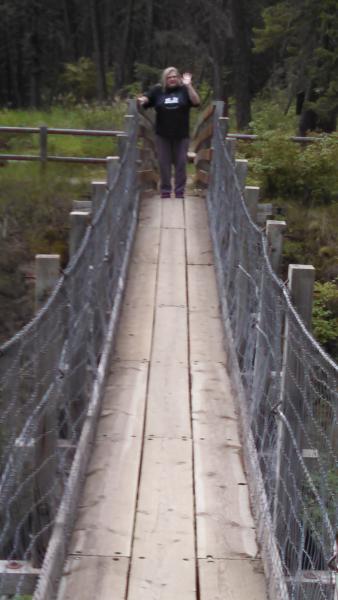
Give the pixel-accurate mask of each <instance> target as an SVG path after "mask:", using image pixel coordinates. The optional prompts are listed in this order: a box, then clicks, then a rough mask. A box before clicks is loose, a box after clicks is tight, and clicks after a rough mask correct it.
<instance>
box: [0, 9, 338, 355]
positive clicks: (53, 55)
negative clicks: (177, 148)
mask: <svg viewBox="0 0 338 600" xmlns="http://www.w3.org/2000/svg"><path fill="white" fill-rule="evenodd" d="M0 39H1V45H0V124H1V125H25V126H34V125H37V124H38V125H41V124H46V125H49V126H54V127H57V126H59V127H67V126H68V127H84V128H94V127H96V128H117V127H119V126H120V125H121V123H122V115H123V113H124V108H125V106H124V101H125V99H126V98H128V97H134V96H135V95H136V94H138V93H139V92H140V91H141V90H143V89H146V88H148V87H149V86H150V85H152V84H153V83H155V82H157V81H158V78H159V74H160V72H161V70H162V69H163V68H165V67H166V66H168V65H175V66H177V67H178V68H179V69H180V70H188V71H191V72H192V73H193V76H194V84H195V86H196V87H197V88H198V90H199V92H200V94H201V97H202V101H203V102H202V104H203V106H205V105H207V104H208V103H209V102H210V101H211V100H213V99H221V100H223V101H224V102H225V104H226V110H227V111H228V114H229V115H230V123H231V130H232V131H234V130H237V131H250V132H253V133H257V134H258V135H259V139H258V141H257V142H255V143H251V144H243V143H242V144H239V148H238V150H239V152H240V153H241V155H242V156H247V157H248V158H249V159H250V163H249V164H250V173H249V178H250V180H249V183H251V184H253V183H254V184H258V185H260V187H261V194H262V199H263V200H264V201H266V202H268V201H271V202H273V204H274V205H275V206H276V207H278V212H279V214H281V215H285V218H286V220H287V224H288V230H287V233H286V242H285V247H284V257H283V260H284V276H285V273H286V269H287V264H288V263H290V262H296V263H305V264H309V263H311V264H313V265H314V266H315V267H316V273H317V283H316V292H315V306H314V322H313V327H314V333H315V335H316V337H317V339H318V340H319V341H320V342H321V343H322V344H323V346H324V347H325V348H326V350H327V351H328V352H330V353H331V355H332V356H333V357H334V359H335V360H338V241H337V230H338V214H337V206H338V175H337V164H338V139H337V137H335V134H332V135H331V136H327V135H322V133H321V132H322V130H325V129H330V128H331V130H332V129H333V127H332V123H335V120H336V116H337V110H338V0H292V1H290V2H289V1H283V2H278V1H273V0H204V1H203V2H202V0H169V1H167V2H166V3H164V2H163V1H162V0H123V1H122V0H88V2H86V3H83V2H80V0H3V1H2V3H1V6H0ZM203 106H202V107H203ZM306 111H307V114H312V115H313V114H314V115H315V116H316V120H315V121H314V122H312V123H310V125H311V128H313V129H316V130H317V131H316V135H318V138H319V141H318V142H316V143H314V144H311V145H306V146H299V145H296V144H294V143H292V142H290V139H289V138H290V135H294V134H296V133H297V129H298V123H299V119H300V118H301V117H302V115H303V116H304V114H305V113H306ZM32 144H33V145H34V142H31V141H28V139H27V138H26V137H25V138H22V137H21V138H18V137H13V136H10V135H5V134H1V137H0V152H10V151H17V152H21V153H22V151H23V150H24V151H27V150H28V149H31V146H32ZM55 144H56V142H55ZM58 144H59V146H58V150H57V151H58V152H59V154H60V153H63V154H68V155H69V154H70V153H73V154H75V155H81V154H82V155H83V154H84V155H89V156H90V155H92V156H95V155H98V152H100V153H103V154H102V155H103V156H105V155H107V154H112V150H113V148H112V145H111V142H110V146H109V147H108V146H107V145H106V146H105V144H107V142H94V141H93V140H90V141H88V140H87V141H80V140H76V141H74V140H72V141H71V140H70V139H69V138H68V140H67V141H66V140H62V141H60V142H58ZM62 144H64V147H63V148H62ZM100 144H101V145H100ZM60 145H61V147H60ZM89 152H90V153H89ZM88 153H89V154H88ZM105 153H106V154H105ZM99 175H100V173H99V172H93V171H92V172H89V169H88V168H87V167H76V168H75V170H74V167H61V166H60V165H58V166H57V167H56V166H53V168H52V167H50V166H49V165H48V173H47V174H46V173H41V172H40V170H39V168H37V167H36V166H35V165H34V166H32V164H26V165H24V164H20V165H18V164H15V163H11V164H9V163H5V162H4V163H3V164H2V166H1V168H0V182H1V185H0V309H1V319H0V340H1V341H5V340H6V339H8V338H9V337H10V336H11V335H13V333H15V331H16V330H17V329H18V328H19V327H21V326H22V325H23V324H24V323H25V322H27V320H29V319H30V318H31V315H32V314H33V301H32V293H31V287H32V286H31V283H30V280H29V272H30V268H31V263H32V260H33V258H34V254H35V253H38V252H60V253H61V255H62V261H63V263H64V264H65V263H66V262H67V259H68V257H67V239H68V212H69V209H70V206H71V202H72V200H73V199H74V198H76V197H78V198H83V197H86V194H88V187H89V184H88V182H89V181H90V180H91V179H93V176H99ZM46 178H48V185H47V179H46ZM278 218H280V216H278Z"/></svg>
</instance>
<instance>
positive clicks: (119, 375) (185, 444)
mask: <svg viewBox="0 0 338 600" xmlns="http://www.w3.org/2000/svg"><path fill="white" fill-rule="evenodd" d="M237 427H238V423H237V417H236V411H235V407H234V402H233V398H232V395H231V390H230V385H229V380H228V376H227V372H226V356H225V353H224V350H223V343H222V324H221V321H220V314H219V310H218V299H217V291H216V282H215V274H214V267H213V264H212V250H211V242H210V238H209V233H208V225H207V214H206V208H205V203H204V200H203V199H201V198H195V197H189V198H187V199H186V200H184V201H182V200H173V199H172V200H160V199H159V198H158V197H155V198H152V199H147V200H144V201H143V205H142V207H141V213H140V223H139V227H138V231H137V237H136V242H135V247H134V252H133V256H132V262H131V265H130V270H129V278H128V284H127V290H126V296H125V300H124V308H123V312H122V318H121V322H120V326H119V334H118V339H117V343H116V348H115V353H114V356H113V360H112V364H111V372H110V375H109V380H108V385H107V388H106V394H105V398H104V403H103V411H102V415H101V419H100V422H99V428H98V435H97V439H96V443H95V445H94V447H93V453H92V460H91V464H90V466H89V470H88V473H87V478H86V482H85V486H84V491H83V496H82V501H81V504H80V506H79V509H78V515H77V521H76V523H75V530H74V534H73V537H72V542H71V548H70V554H69V558H68V562H67V565H66V567H65V571H64V576H63V578H62V583H61V588H60V593H59V600H80V599H81V600H94V599H95V600H193V599H194V600H228V599H229V600H242V599H243V600H244V599H245V600H247V599H249V598H250V600H264V599H265V598H266V593H265V584H264V576H263V573H262V566H261V561H260V559H259V558H258V557H257V546H256V541H255V530H254V524H253V521H252V516H251V512H250V507H249V500H248V490H247V483H246V478H245V474H244V471H243V466H242V460H241V446H240V441H239V435H238V430H237Z"/></svg>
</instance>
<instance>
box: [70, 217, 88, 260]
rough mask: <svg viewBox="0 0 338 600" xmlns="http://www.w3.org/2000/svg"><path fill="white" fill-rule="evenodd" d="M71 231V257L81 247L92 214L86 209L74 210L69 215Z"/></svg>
mask: <svg viewBox="0 0 338 600" xmlns="http://www.w3.org/2000/svg"><path fill="white" fill-rule="evenodd" d="M69 218H70V232H69V258H73V256H74V254H75V253H76V251H77V250H78V249H79V247H80V244H81V241H82V239H83V236H84V234H85V231H86V228H87V225H88V223H89V219H90V214H89V212H88V211H84V210H72V212H71V213H70V215H69Z"/></svg>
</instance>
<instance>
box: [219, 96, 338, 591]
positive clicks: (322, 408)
mask: <svg viewBox="0 0 338 600" xmlns="http://www.w3.org/2000/svg"><path fill="white" fill-rule="evenodd" d="M214 119H215V127H214V136H213V159H212V163H211V169H210V174H209V189H208V209H209V218H210V226H211V234H212V237H213V243H214V251H215V257H216V269H217V276H218V283H219V291H220V299H221V306H222V312H223V319H224V325H225V330H226V334H227V335H226V339H227V340H228V353H229V363H230V365H231V371H232V376H233V380H234V382H235V384H236V390H237V392H238V397H239V407H240V413H241V417H242V424H243V445H244V453H245V460H246V468H247V472H248V476H249V483H250V487H251V494H252V502H253V508H254V511H255V513H256V518H257V524H258V528H257V531H258V540H259V543H260V545H261V548H262V555H263V559H264V564H265V570H266V576H267V581H268V586H269V596H270V598H272V599H273V600H277V599H278V600H279V599H283V600H285V599H291V600H333V599H334V598H336V596H335V593H336V591H335V583H334V577H333V574H332V572H331V571H330V570H329V569H328V561H329V559H330V557H331V556H332V548H333V546H334V540H335V532H336V529H337V526H338V507H337V488H338V469H337V466H338V425H337V399H338V386H337V384H338V367H337V365H336V364H335V363H334V362H333V361H332V360H331V359H330V357H328V356H327V355H326V354H325V352H324V351H323V350H322V349H321V348H320V347H319V345H318V344H317V343H316V341H315V340H314V339H313V337H312V336H311V334H310V333H309V331H308V330H307V329H306V327H305V325H304V323H303V321H302V320H301V319H300V317H299V315H298V314H297V312H296V311H295V308H294V307H293V305H292V303H291V300H290V296H289V293H288V290H287V288H286V286H285V285H284V284H283V282H282V281H281V280H279V279H278V277H277V276H276V274H275V273H274V271H273V270H272V267H271V264H270V261H269V255H268V249H267V241H266V238H265V235H263V233H262V231H261V229H260V228H259V227H257V225H256V224H255V223H254V222H253V220H252V218H251V216H250V214H249V211H248V208H247V206H246V203H245V200H244V198H243V193H242V189H241V186H240V184H239V181H238V179H237V176H236V172H235V167H234V161H233V158H232V157H231V156H230V155H229V153H228V150H227V144H226V142H225V139H224V130H223V129H222V127H221V125H219V123H221V121H222V119H220V120H219V119H218V115H217V107H216V111H215V115H214ZM223 121H224V120H223Z"/></svg>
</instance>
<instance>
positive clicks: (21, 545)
mask: <svg viewBox="0 0 338 600" xmlns="http://www.w3.org/2000/svg"><path fill="white" fill-rule="evenodd" d="M137 120H138V117H137V114H136V113H135V114H134V115H133V116H132V117H131V118H130V119H129V120H128V123H129V125H128V131H127V132H126V133H127V136H126V137H125V143H124V152H123V154H122V156H121V157H120V160H119V161H118V166H117V168H116V169H115V173H114V175H113V177H110V180H111V181H110V185H109V186H107V188H106V192H105V194H104V197H103V198H102V203H101V205H100V206H98V207H97V210H96V211H95V213H94V215H93V218H92V221H91V223H90V224H89V225H88V227H87V230H86V233H85V235H84V238H83V240H82V243H81V245H80V247H79V248H78V250H77V251H76V253H75V254H74V256H73V257H72V259H71V261H70V263H69V265H68V267H67V268H66V270H65V271H64V272H63V274H62V276H61V278H60V280H59V281H58V283H57V285H56V287H55V289H54V291H53V293H52V294H51V296H50V298H49V299H48V301H47V302H46V304H45V305H44V306H43V308H42V309H41V310H40V311H39V312H38V313H37V315H36V317H35V318H34V319H33V320H32V321H31V322H30V323H29V324H28V325H27V326H26V327H25V328H24V329H23V330H21V331H20V332H19V333H18V334H17V335H15V336H14V337H13V338H12V339H11V340H10V341H9V342H7V343H6V344H4V345H3V346H2V347H1V348H0V404H1V411H0V597H1V598H3V597H12V596H13V595H15V597H18V598H20V597H21V596H22V595H23V594H29V595H33V594H34V599H36V600H38V599H42V598H44V599H45V600H47V599H48V600H51V598H53V597H54V596H55V593H56V589H57V580H58V577H59V576H60V570H61V568H62V564H63V560H64V558H65V552H66V545H67V539H68V536H69V533H70V530H71V524H72V521H73V515H74V510H73V509H74V507H75V505H76V500H77V497H78V494H79V489H80V485H81V478H83V476H84V471H85V467H86V461H87V459H88V453H89V451H90V442H91V440H92V439H93V436H94V432H95V423H96V419H97V415H98V409H99V405H100V400H101V395H102V390H103V384H104V379H105V373H106V367H107V361H108V357H109V352H110V349H111V346H112V340H113V337H114V333H115V328H116V323H117V315H118V312H119V307H120V303H121V297H122V293H123V288H124V280H125V275H126V269H127V264H128V259H129V254H130V250H131V246H132V241H133V236H134V231H135V227H136V220H137V211H138V198H139V191H138V182H137V159H138V156H137V153H138V150H137V143H136V142H137Z"/></svg>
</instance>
